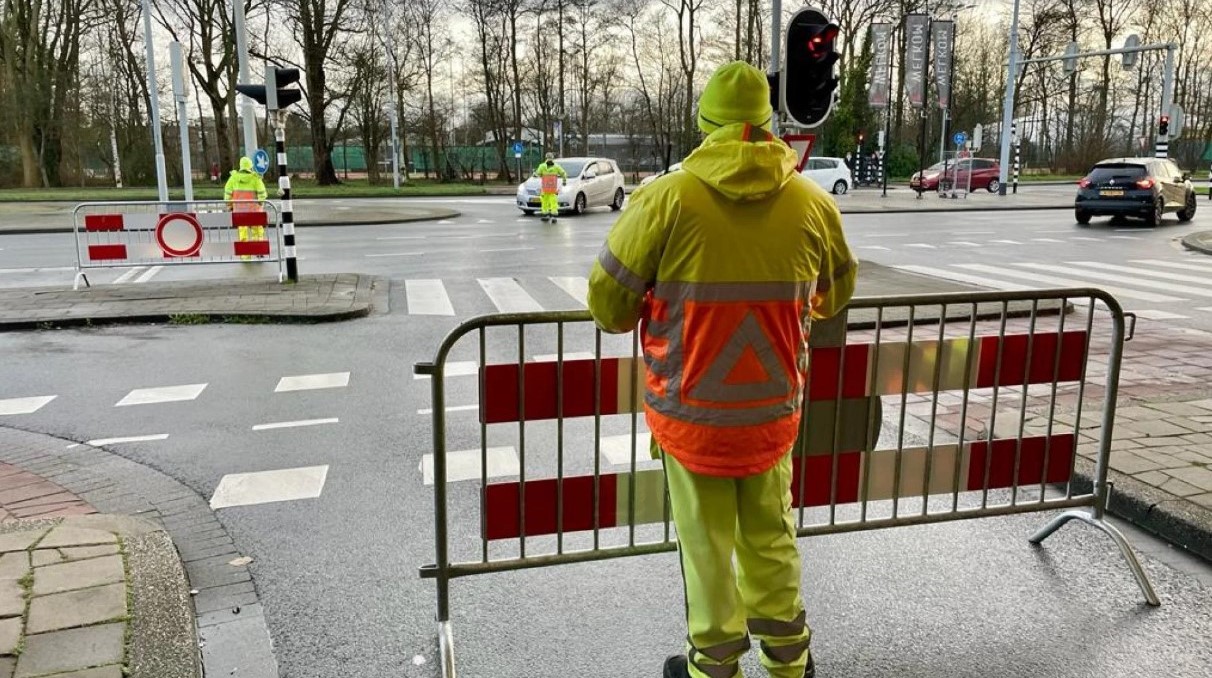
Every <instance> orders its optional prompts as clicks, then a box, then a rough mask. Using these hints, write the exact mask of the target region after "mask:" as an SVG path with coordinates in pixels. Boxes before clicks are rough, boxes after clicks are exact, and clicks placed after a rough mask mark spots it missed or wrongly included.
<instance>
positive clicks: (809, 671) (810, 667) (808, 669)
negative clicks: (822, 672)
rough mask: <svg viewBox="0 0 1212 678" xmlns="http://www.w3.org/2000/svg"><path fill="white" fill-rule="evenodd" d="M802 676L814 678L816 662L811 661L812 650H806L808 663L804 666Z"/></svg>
mask: <svg viewBox="0 0 1212 678" xmlns="http://www.w3.org/2000/svg"><path fill="white" fill-rule="evenodd" d="M804 678H816V664H815V663H814V662H813V661H812V651H811V650H809V651H808V664H807V665H806V666H805V667H804Z"/></svg>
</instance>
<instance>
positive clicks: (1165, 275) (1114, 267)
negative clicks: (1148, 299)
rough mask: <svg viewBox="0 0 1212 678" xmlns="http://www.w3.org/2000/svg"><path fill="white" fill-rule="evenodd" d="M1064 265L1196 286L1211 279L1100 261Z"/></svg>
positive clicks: (1211, 282) (1204, 283)
mask: <svg viewBox="0 0 1212 678" xmlns="http://www.w3.org/2000/svg"><path fill="white" fill-rule="evenodd" d="M1066 263H1069V264H1073V265H1074V266H1088V267H1090V268H1094V269H1097V270H1108V271H1120V272H1122V273H1131V274H1132V275H1139V276H1149V277H1152V278H1161V279H1163V280H1176V281H1178V282H1189V283H1195V284H1197V285H1212V277H1205V276H1198V275H1184V274H1182V273H1170V272H1168V271H1155V270H1153V269H1149V268H1134V267H1132V266H1120V265H1118V264H1107V263H1103V262H1101V261H1069V262H1066ZM1208 273H1212V270H1209V271H1208Z"/></svg>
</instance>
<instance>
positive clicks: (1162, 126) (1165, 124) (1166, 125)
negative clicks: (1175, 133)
mask: <svg viewBox="0 0 1212 678" xmlns="http://www.w3.org/2000/svg"><path fill="white" fill-rule="evenodd" d="M1157 133H1158V134H1159V135H1161V136H1163V137H1164V136H1168V135H1169V134H1170V116H1168V115H1163V116H1162V117H1161V120H1159V121H1158V123H1157Z"/></svg>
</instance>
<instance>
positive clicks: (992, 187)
mask: <svg viewBox="0 0 1212 678" xmlns="http://www.w3.org/2000/svg"><path fill="white" fill-rule="evenodd" d="M985 190H986V191H989V192H990V193H997V192H998V191H1000V190H1002V182H1000V181H998V180H997V179H990V180H989V183H988V184H987V185H986V186H985Z"/></svg>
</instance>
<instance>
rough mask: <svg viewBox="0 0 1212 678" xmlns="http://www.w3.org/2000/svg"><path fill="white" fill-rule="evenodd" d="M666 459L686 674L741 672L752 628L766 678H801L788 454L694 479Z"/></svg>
mask: <svg viewBox="0 0 1212 678" xmlns="http://www.w3.org/2000/svg"><path fill="white" fill-rule="evenodd" d="M663 459H664V463H665V477H666V478H667V482H668V483H669V499H670V504H671V506H672V510H673V521H674V524H675V525H676V526H677V533H678V555H679V557H680V558H681V561H682V579H683V581H684V583H685V587H686V624H687V626H688V628H689V633H688V641H689V642H688V645H689V647H688V653H687V654H688V655H689V659H690V675H691V676H692V677H693V678H731V677H732V676H740V675H741V668H740V659H741V656H742V655H744V654H745V652H746V651H747V650H748V649H749V635H750V634H752V636H753V637H754V638H756V639H757V640H758V641H759V642H760V645H761V653H760V654H761V660H762V664H763V665H764V666H765V667H766V669H767V670H768V671H769V672H770V675H771V676H772V678H803V675H804V668H805V666H806V665H807V663H808V657H809V651H808V646H809V642H810V640H811V637H812V633H811V631H810V630H809V628H808V626H807V624H806V623H805V613H804V603H803V599H802V598H801V597H800V554H799V550H798V549H797V548H796V543H795V519H794V517H793V514H792V508H791V475H792V473H791V454H790V453H788V454H787V455H785V456H784V457H783V458H782V459H781V460H780V461H779V463H778V464H776V465H775V466H774V468H772V469H770V470H769V471H766V472H765V473H762V474H759V475H755V476H749V477H747V478H717V477H712V476H704V475H699V474H697V473H692V472H690V471H688V470H686V468H685V467H683V466H682V465H681V464H680V463H678V461H677V459H675V458H673V457H672V456H670V455H668V454H665V455H663ZM734 555H735V556H736V568H735V570H734V568H733V556H734Z"/></svg>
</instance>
